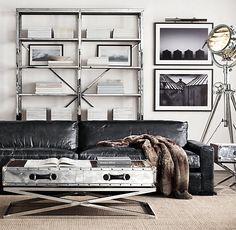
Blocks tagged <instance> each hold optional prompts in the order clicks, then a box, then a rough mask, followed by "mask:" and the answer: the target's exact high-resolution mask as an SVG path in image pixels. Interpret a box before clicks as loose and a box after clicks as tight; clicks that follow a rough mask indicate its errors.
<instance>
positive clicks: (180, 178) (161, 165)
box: [97, 134, 192, 199]
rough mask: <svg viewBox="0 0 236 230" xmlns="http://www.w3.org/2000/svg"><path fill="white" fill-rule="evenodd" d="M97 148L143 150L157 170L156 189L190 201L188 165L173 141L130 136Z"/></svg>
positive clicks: (144, 135)
mask: <svg viewBox="0 0 236 230" xmlns="http://www.w3.org/2000/svg"><path fill="white" fill-rule="evenodd" d="M97 145H98V146H123V147H128V146H130V147H134V148H140V149H142V150H143V152H144V154H145V156H146V158H147V159H149V161H150V162H151V164H152V165H153V166H156V168H157V187H158V189H160V191H161V192H162V193H163V194H164V195H166V196H171V195H174V197H176V198H179V199H191V198H192V196H191V195H190V194H189V193H188V184H189V165H188V159H187V155H186V153H185V151H184V150H183V149H182V148H181V147H180V146H179V145H177V144H176V143H175V142H174V141H173V140H171V139H168V138H165V137H161V136H153V135H149V134H143V135H131V136H127V137H125V138H123V139H119V140H107V141H100V142H98V143H97Z"/></svg>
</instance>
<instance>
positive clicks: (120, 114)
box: [112, 107, 136, 120]
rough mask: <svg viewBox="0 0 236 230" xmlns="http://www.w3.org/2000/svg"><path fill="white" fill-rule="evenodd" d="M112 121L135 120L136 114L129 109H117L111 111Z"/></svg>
mask: <svg viewBox="0 0 236 230" xmlns="http://www.w3.org/2000/svg"><path fill="white" fill-rule="evenodd" d="M112 116H113V120H136V114H135V112H134V110H133V109H132V108H131V107H117V108H113V109H112Z"/></svg>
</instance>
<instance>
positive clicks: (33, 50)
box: [29, 44, 63, 66]
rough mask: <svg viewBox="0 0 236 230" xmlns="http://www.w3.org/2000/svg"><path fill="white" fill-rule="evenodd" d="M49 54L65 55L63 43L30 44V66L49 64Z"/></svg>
mask: <svg viewBox="0 0 236 230" xmlns="http://www.w3.org/2000/svg"><path fill="white" fill-rule="evenodd" d="M49 56H63V44H30V45H29V65H30V66H47V65H48V57H49Z"/></svg>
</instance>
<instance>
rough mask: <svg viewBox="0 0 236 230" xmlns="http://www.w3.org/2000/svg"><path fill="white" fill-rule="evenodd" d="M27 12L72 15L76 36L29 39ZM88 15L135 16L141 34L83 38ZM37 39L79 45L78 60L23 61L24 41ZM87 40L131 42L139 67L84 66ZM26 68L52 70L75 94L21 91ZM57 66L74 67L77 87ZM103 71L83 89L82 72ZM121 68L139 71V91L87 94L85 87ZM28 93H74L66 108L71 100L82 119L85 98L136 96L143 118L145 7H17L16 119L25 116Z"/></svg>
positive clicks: (29, 13)
mask: <svg viewBox="0 0 236 230" xmlns="http://www.w3.org/2000/svg"><path fill="white" fill-rule="evenodd" d="M24 15H73V16H75V19H76V30H77V31H76V34H77V37H75V38H71V39H59V38H46V39H41V38H26V37H21V31H22V17H23V16H24ZM86 15H91V16H93V15H101V16H102V15H111V16H112V15H118V16H124V15H132V16H136V17H137V29H138V37H137V38H134V39H126V38H124V39H122V38H119V39H113V38H111V39H88V38H83V37H82V21H83V16H86ZM34 42H41V43H42V42H52V43H53V42H63V43H68V42H72V43H75V44H76V60H75V64H74V65H73V66H28V65H23V64H22V50H23V48H26V47H25V44H24V43H26V44H27V43H34ZM85 42H86V43H87V42H108V43H113V42H128V43H132V44H133V48H134V47H137V58H138V63H137V66H129V67H126V66H124V67H123V66H82V57H83V53H82V44H83V43H85ZM25 69H48V70H50V71H51V72H53V73H54V74H55V75H56V76H57V77H58V78H59V79H60V80H62V81H63V83H64V84H66V85H67V86H68V87H69V88H70V89H71V90H72V91H73V93H68V94H34V93H24V92H22V85H23V82H22V76H23V70H25ZM54 69H68V71H69V70H70V69H71V70H75V73H73V75H74V77H75V78H76V86H75V88H73V87H72V86H71V85H69V84H68V83H67V82H66V81H64V80H63V77H61V76H60V75H59V74H57V73H56V72H55V71H54ZM96 69H100V70H104V71H103V73H102V74H100V75H99V76H98V77H97V78H96V79H95V80H94V81H92V82H91V83H90V84H89V85H88V86H84V88H85V90H83V91H82V89H81V78H82V77H83V75H84V73H83V71H91V70H96ZM112 69H119V70H126V71H136V72H137V86H138V92H137V93H129V94H117V95H114V94H106V95H98V94H89V93H85V91H86V90H88V89H89V88H91V87H92V86H93V85H94V84H95V83H96V82H98V81H99V80H100V78H102V76H103V75H104V74H105V73H106V72H107V71H109V70H112ZM25 96H27V97H28V96H33V97H35V96H67V97H68V96H72V97H73V99H72V100H71V101H70V102H69V103H68V104H67V105H65V107H67V106H69V105H71V104H72V103H77V104H76V114H77V119H78V120H81V111H82V108H81V107H82V103H81V101H82V100H84V101H85V102H86V103H88V104H89V105H90V106H93V105H91V103H89V101H88V100H87V99H86V98H85V97H109V96H110V97H114V96H115V97H127V96H128V97H135V98H136V100H137V119H138V120H142V119H143V10H142V9H83V8H17V9H16V119H17V120H21V119H22V110H23V108H22V98H23V97H25Z"/></svg>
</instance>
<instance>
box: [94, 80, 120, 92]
mask: <svg viewBox="0 0 236 230" xmlns="http://www.w3.org/2000/svg"><path fill="white" fill-rule="evenodd" d="M97 93H98V94H123V93H124V85H123V83H122V82H121V81H120V80H110V81H104V82H99V83H98V84H97Z"/></svg>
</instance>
